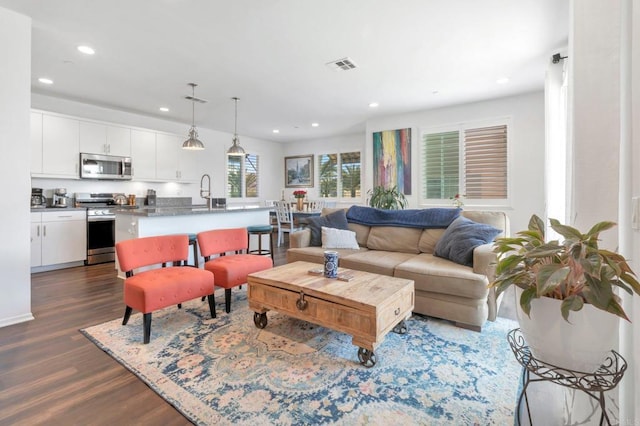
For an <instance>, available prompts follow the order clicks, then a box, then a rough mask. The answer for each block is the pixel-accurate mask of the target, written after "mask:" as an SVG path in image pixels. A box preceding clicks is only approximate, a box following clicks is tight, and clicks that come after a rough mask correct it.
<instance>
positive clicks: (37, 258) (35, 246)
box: [31, 213, 42, 267]
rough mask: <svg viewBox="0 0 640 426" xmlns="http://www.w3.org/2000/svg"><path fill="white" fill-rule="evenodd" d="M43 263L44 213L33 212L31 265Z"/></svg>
mask: <svg viewBox="0 0 640 426" xmlns="http://www.w3.org/2000/svg"><path fill="white" fill-rule="evenodd" d="M40 265H42V213H31V267H34V266H40Z"/></svg>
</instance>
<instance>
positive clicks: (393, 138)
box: [373, 128, 411, 195]
mask: <svg viewBox="0 0 640 426" xmlns="http://www.w3.org/2000/svg"><path fill="white" fill-rule="evenodd" d="M373 185H374V186H384V187H385V188H391V187H393V186H397V187H398V190H399V191H400V192H402V193H403V194H405V195H411V129H409V128H407V129H398V130H385V131H383V132H374V133H373Z"/></svg>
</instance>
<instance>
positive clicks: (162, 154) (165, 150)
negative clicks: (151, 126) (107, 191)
mask: <svg viewBox="0 0 640 426" xmlns="http://www.w3.org/2000/svg"><path fill="white" fill-rule="evenodd" d="M181 146H182V141H181V140H180V138H179V137H178V136H175V135H168V134H166V133H157V134H156V177H157V178H158V179H161V180H168V181H176V180H179V179H180V170H179V169H180V151H181ZM134 167H135V165H134Z"/></svg>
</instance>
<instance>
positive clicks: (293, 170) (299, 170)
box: [284, 154, 313, 188]
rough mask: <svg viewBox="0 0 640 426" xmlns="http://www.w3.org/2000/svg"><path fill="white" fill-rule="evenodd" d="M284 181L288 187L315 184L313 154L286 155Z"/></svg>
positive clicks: (303, 186)
mask: <svg viewBox="0 0 640 426" xmlns="http://www.w3.org/2000/svg"><path fill="white" fill-rule="evenodd" d="M284 183H285V185H284V186H285V187H286V188H307V187H312V186H313V154H310V155H295V156H293V157H284Z"/></svg>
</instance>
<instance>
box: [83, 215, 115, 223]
mask: <svg viewBox="0 0 640 426" xmlns="http://www.w3.org/2000/svg"><path fill="white" fill-rule="evenodd" d="M112 220H116V217H115V216H89V217H87V222H109V221H112Z"/></svg>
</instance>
